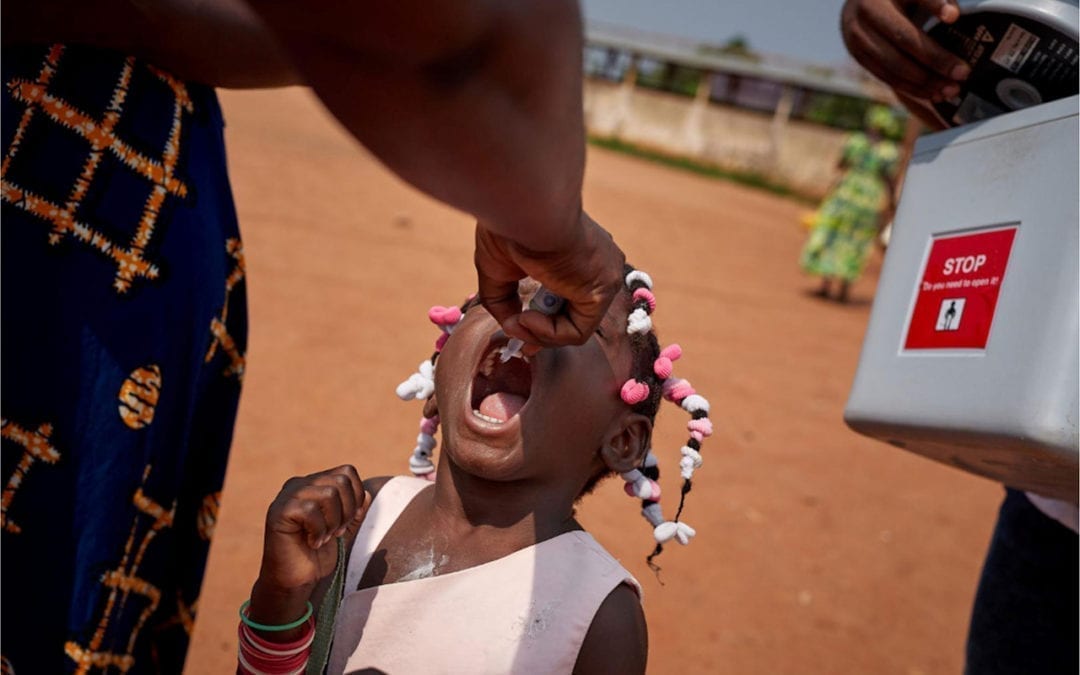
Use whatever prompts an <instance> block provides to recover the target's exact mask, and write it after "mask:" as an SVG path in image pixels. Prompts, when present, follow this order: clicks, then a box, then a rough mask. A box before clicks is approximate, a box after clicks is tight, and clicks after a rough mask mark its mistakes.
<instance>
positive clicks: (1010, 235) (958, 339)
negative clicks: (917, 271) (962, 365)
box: [904, 225, 1018, 349]
mask: <svg viewBox="0 0 1080 675" xmlns="http://www.w3.org/2000/svg"><path fill="white" fill-rule="evenodd" d="M1017 229H1018V226H1017V225H1011V226H1008V227H999V228H995V229H993V230H984V231H981V232H968V233H965V234H949V235H942V236H940V237H935V238H934V240H933V243H931V245H930V255H929V256H927V259H926V267H925V268H924V269H923V274H922V279H921V280H920V281H919V287H918V288H917V289H915V307H914V309H913V310H912V312H911V319H910V320H909V321H908V329H907V338H906V339H905V341H904V349H985V348H986V341H987V340H988V339H989V337H990V326H991V324H992V323H993V321H994V310H995V309H996V308H997V300H998V294H999V293H1000V292H1001V284H1002V282H1003V281H1004V279H1005V268H1006V267H1008V264H1009V255H1010V253H1011V252H1012V245H1013V240H1014V239H1015V238H1016V231H1017Z"/></svg>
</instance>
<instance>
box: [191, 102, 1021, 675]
mask: <svg viewBox="0 0 1080 675" xmlns="http://www.w3.org/2000/svg"><path fill="white" fill-rule="evenodd" d="M223 103H224V108H225V112H226V115H227V119H228V127H227V129H226V134H227V138H228V144H229V152H230V160H231V171H232V179H233V186H234V190H235V195H236V201H237V206H238V209H239V214H240V221H241V226H242V228H243V234H244V236H245V252H246V256H247V263H248V276H247V292H248V297H249V302H250V310H251V321H252V331H251V340H250V345H249V350H248V354H247V356H248V371H247V374H246V380H245V383H244V394H243V398H242V402H241V408H240V418H239V421H238V424H237V429H236V438H235V445H234V449H233V454H232V459H231V464H230V466H229V473H228V478H227V481H226V486H225V494H224V498H223V507H222V510H221V517H220V520H219V522H218V525H217V532H216V536H215V539H214V546H213V550H212V551H211V555H210V562H209V570H208V573H207V576H206V583H205V586H204V588H203V593H202V597H201V599H200V601H199V606H198V617H199V618H198V622H197V625H196V629H195V633H194V641H193V644H192V649H191V652H190V657H189V660H188V669H187V670H188V672H190V673H200V674H201V673H224V672H230V671H231V669H232V668H233V664H234V663H235V661H234V659H235V656H234V655H235V639H236V608H237V607H238V606H239V605H240V603H241V602H242V601H243V600H244V599H245V598H246V597H247V595H248V591H249V589H250V584H251V582H252V581H253V579H254V576H255V574H256V571H257V569H258V562H259V555H260V551H261V541H262V521H263V516H264V514H265V509H266V507H267V505H268V504H269V502H270V500H271V499H272V498H273V497H274V495H275V494H276V493H277V490H278V488H279V487H280V486H281V484H282V482H283V481H284V480H285V479H286V478H288V477H289V476H292V475H295V474H301V473H309V472H312V471H315V470H319V469H322V468H326V467H329V466H332V465H336V464H340V463H344V462H351V463H354V464H355V465H356V466H357V467H358V468H359V470H360V471H361V473H362V474H363V475H366V476H373V475H379V474H387V473H401V472H402V471H404V470H406V469H407V465H406V459H407V457H408V454H409V452H410V450H411V448H412V443H413V439H414V436H415V433H416V432H415V428H416V426H415V425H416V420H417V418H418V416H419V413H420V407H419V405H417V404H415V403H410V404H404V403H402V402H400V401H399V400H397V398H396V397H395V396H394V393H393V390H394V387H395V386H396V385H397V383H398V382H399V381H400V380H401V379H403V378H404V377H405V376H407V375H408V374H409V373H410V372H412V369H413V368H414V367H415V366H416V364H417V363H418V362H419V361H420V360H421V359H422V358H424V357H425V356H426V355H427V354H428V352H429V349H430V344H431V340H432V338H433V337H434V335H435V334H434V332H433V330H434V329H433V327H432V326H431V325H430V324H429V323H428V322H427V319H426V317H425V312H426V309H427V307H428V306H429V305H431V304H446V303H450V302H456V301H458V300H460V298H462V297H464V296H465V295H466V294H467V293H468V292H469V291H470V288H471V286H472V285H473V283H474V280H473V271H472V267H471V258H472V226H471V222H470V220H469V219H468V218H467V217H465V216H463V215H461V214H460V213H457V212H455V211H453V210H451V209H448V208H446V207H445V206H442V205H440V204H438V203H436V202H434V201H432V200H430V199H428V198H427V197H424V196H422V195H420V194H418V193H417V192H416V191H414V190H412V189H411V188H409V187H407V186H405V185H403V184H402V183H401V182H400V181H399V180H397V179H396V178H394V177H393V176H392V175H391V174H389V173H388V172H387V171H386V170H385V169H383V168H382V167H380V166H379V164H377V163H376V162H375V161H374V160H373V159H371V158H370V157H369V156H368V155H366V154H365V153H364V152H363V151H362V149H361V148H359V147H358V146H357V145H356V144H355V143H354V142H352V141H351V140H349V139H348V138H346V136H345V135H344V134H343V133H342V132H341V130H340V129H339V128H338V127H337V126H336V125H335V123H334V122H333V121H332V120H331V119H330V118H328V116H327V115H326V114H325V113H324V112H323V111H322V109H321V108H320V107H319V106H318V104H317V103H315V102H314V101H313V100H312V98H311V97H310V95H309V94H308V93H307V92H306V91H304V90H300V89H292V90H286V91H279V92H272V93H225V94H223ZM585 203H586V207H587V208H588V209H589V210H590V212H591V213H592V215H593V216H594V217H596V218H597V220H598V221H599V222H601V223H603V224H604V225H605V226H606V227H608V228H609V229H610V230H611V231H612V232H613V233H614V235H615V237H616V239H617V240H618V241H619V242H620V244H621V245H622V246H623V248H624V249H625V250H626V252H627V255H628V258H629V259H630V260H631V261H632V262H633V263H634V264H636V265H637V266H639V267H641V268H643V269H645V270H648V271H649V272H650V273H651V274H652V275H653V277H654V279H655V280H656V285H657V295H658V297H659V299H660V307H659V309H658V311H657V314H656V316H655V319H656V325H657V328H658V331H659V333H660V337H661V339H662V340H663V341H665V342H670V341H678V342H679V343H681V344H682V346H683V348H684V349H685V352H686V356H685V357H684V359H683V360H682V361H680V362H679V364H678V366H679V371H680V373H681V374H684V375H685V376H686V377H688V378H690V379H691V380H692V381H693V382H694V384H695V386H696V387H697V388H698V390H699V391H701V392H703V393H704V394H706V395H707V396H708V397H709V399H710V400H711V401H712V404H713V415H712V416H713V419H714V420H715V422H716V424H717V428H718V432H717V434H716V435H715V436H714V437H713V438H712V439H710V442H709V443H707V444H706V447H705V454H706V457H707V459H706V464H705V466H704V468H703V470H702V471H701V472H700V473H699V474H698V477H696V480H695V490H694V492H693V494H692V495H691V496H690V498H689V500H688V506H687V509H686V512H685V514H684V517H685V519H686V520H687V521H688V522H690V523H692V524H693V525H694V527H696V528H697V530H698V537H697V538H696V539H695V540H694V541H693V543H692V544H691V546H689V547H687V548H682V547H678V546H676V547H675V548H672V549H670V550H669V551H667V552H666V553H665V554H664V556H663V557H662V558H661V559H660V561H661V562H662V564H663V568H664V572H663V579H664V581H665V584H666V585H663V586H661V585H660V584H659V583H657V581H656V579H655V577H654V576H653V575H652V573H651V572H650V571H649V570H648V569H647V568H646V566H645V563H644V557H645V554H646V553H647V552H648V550H649V548H650V532H649V530H648V527H647V525H646V523H645V522H644V521H643V520H642V519H641V518H640V516H638V514H637V508H636V507H635V504H634V503H632V502H631V501H630V500H628V499H627V498H626V496H625V495H624V494H623V492H622V489H621V482H620V481H611V482H609V483H607V484H604V485H603V486H602V487H601V488H600V489H599V490H598V492H597V494H595V495H593V496H592V497H590V498H589V499H587V500H586V501H585V503H584V505H583V508H582V511H583V521H584V523H585V525H586V527H587V528H588V529H589V530H590V531H591V532H592V533H593V534H594V536H596V538H597V539H598V540H599V541H600V542H601V543H603V544H604V545H605V546H606V547H607V548H608V549H609V550H610V551H611V552H612V553H613V554H614V555H615V556H617V557H619V558H620V559H621V560H622V561H623V563H624V564H625V565H626V566H627V567H628V568H629V569H630V570H631V571H632V572H633V573H634V574H635V575H636V576H637V577H638V578H639V579H640V580H641V581H642V583H643V585H644V587H645V611H646V615H647V617H648V622H649V630H650V661H649V671H650V672H651V673H679V674H680V675H691V674H693V673H714V672H730V673H802V674H816V673H821V674H825V673H830V674H832V673H876V674H888V673H899V674H902V675H915V674H918V673H925V674H929V673H957V672H959V671H960V668H961V663H962V653H963V642H964V636H965V630H966V625H967V619H968V612H969V608H970V605H971V600H972V597H973V593H974V588H975V582H976V579H977V576H978V572H979V567H980V564H981V560H982V556H983V553H984V550H985V546H986V544H987V542H988V540H989V535H990V531H991V528H992V525H993V521H994V516H995V512H996V507H997V503H998V501H999V498H1000V489H999V488H998V487H997V486H995V485H994V484H992V483H990V482H987V481H984V480H982V479H979V478H975V477H972V476H969V475H966V474H963V473H960V472H958V471H956V470H954V469H950V468H946V467H944V466H940V465H937V464H934V463H932V462H930V461H928V460H925V459H922V458H919V457H916V456H914V455H910V454H907V453H905V452H903V451H900V450H897V449H895V448H892V447H890V446H887V445H884V444H880V443H877V442H874V441H871V440H869V439H865V438H862V437H860V436H857V435H856V434H854V433H853V432H851V431H849V430H848V429H847V428H846V427H845V426H844V424H843V421H842V419H841V414H842V410H843V406H844V402H845V399H846V396H847V393H848V388H849V386H850V383H851V381H852V376H853V374H854V370H855V366H856V363H857V361H858V355H859V347H860V343H861V340H862V335H863V331H864V328H865V325H866V322H867V318H868V316H869V311H870V302H871V298H872V295H873V291H874V285H875V282H876V277H877V270H878V266H879V258H878V257H877V256H875V259H874V260H873V261H872V262H871V265H870V269H869V270H868V272H867V274H866V276H865V277H864V278H863V279H862V280H861V281H860V282H859V283H858V284H857V285H856V286H855V288H854V293H853V296H854V297H853V302H851V303H850V304H848V305H846V306H839V305H835V304H830V303H825V302H822V301H820V300H818V299H815V298H812V297H810V295H809V294H808V290H810V289H812V288H813V286H814V282H813V281H812V280H810V279H807V278H805V277H803V276H802V275H801V273H800V271H799V269H798V266H797V262H796V261H797V259H798V254H799V249H800V247H801V245H802V242H803V239H804V236H805V233H804V231H803V230H802V228H801V226H800V224H799V217H800V215H801V214H802V213H803V212H804V211H805V210H806V209H805V207H803V206H800V205H798V204H795V203H793V202H790V201H786V200H783V199H778V198H776V197H773V196H771V195H768V194H764V193H760V192H756V191H752V190H748V189H744V188H741V187H738V186H734V185H730V184H726V183H723V182H717V181H713V180H708V179H705V178H701V177H697V176H694V175H689V174H685V173H679V172H674V171H672V170H670V169H666V168H663V167H659V166H656V165H653V164H649V163H645V162H642V161H640V160H636V159H631V158H628V157H624V156H621V155H617V154H612V153H609V152H606V151H601V150H595V149H594V150H592V151H591V154H590V156H589V166H588V175H587V178H586V190H585ZM684 421H685V419H684V417H683V415H682V414H680V413H678V412H676V411H675V410H674V409H672V410H662V411H661V415H660V419H659V421H658V427H657V432H656V438H655V446H656V448H657V449H658V454H659V455H660V456H661V461H662V462H664V463H665V464H664V465H663V466H662V468H665V469H666V470H667V471H666V474H665V478H664V480H663V481H662V484H663V486H664V488H665V490H666V491H668V492H669V494H671V493H674V492H675V491H676V489H677V481H676V480H674V478H675V477H676V476H677V471H676V469H675V467H676V464H677V458H678V456H677V449H678V447H679V445H680V444H681V441H682V433H683V432H682V428H683V424H684Z"/></svg>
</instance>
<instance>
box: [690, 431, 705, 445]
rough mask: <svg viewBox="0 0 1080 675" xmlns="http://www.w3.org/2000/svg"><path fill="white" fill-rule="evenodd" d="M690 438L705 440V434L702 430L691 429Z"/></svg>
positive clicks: (699, 440) (698, 440)
mask: <svg viewBox="0 0 1080 675" xmlns="http://www.w3.org/2000/svg"><path fill="white" fill-rule="evenodd" d="M690 438H692V439H694V440H695V441H697V442H698V443H701V442H702V441H704V440H705V435H704V434H702V433H701V432H700V431H691V432H690Z"/></svg>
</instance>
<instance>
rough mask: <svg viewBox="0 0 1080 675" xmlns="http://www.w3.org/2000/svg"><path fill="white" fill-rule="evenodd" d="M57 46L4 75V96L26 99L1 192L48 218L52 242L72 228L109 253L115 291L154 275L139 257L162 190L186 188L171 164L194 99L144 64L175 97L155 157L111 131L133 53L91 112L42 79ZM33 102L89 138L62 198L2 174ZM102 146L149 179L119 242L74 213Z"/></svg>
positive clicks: (50, 70) (181, 192)
mask: <svg viewBox="0 0 1080 675" xmlns="http://www.w3.org/2000/svg"><path fill="white" fill-rule="evenodd" d="M63 51H64V50H63V46H61V45H55V46H53V48H52V49H51V50H50V51H49V55H48V56H47V57H46V59H45V64H44V66H43V67H42V70H41V72H40V73H39V74H38V77H37V79H36V80H35V81H32V82H31V81H28V80H22V79H13V80H12V81H10V82H8V83H7V88H8V91H9V92H10V94H11V96H12V97H14V98H15V99H16V100H18V101H22V102H23V103H26V104H27V108H26V111H25V112H24V113H23V116H22V118H21V119H20V121H19V126H18V128H17V129H16V130H15V136H14V140H13V141H12V143H11V145H10V146H9V147H8V151H7V154H6V155H5V157H4V160H3V165H2V167H0V179H2V180H0V199H2V200H3V201H5V202H8V203H10V204H12V205H14V206H15V207H17V208H20V209H22V210H24V211H27V212H28V213H31V214H33V215H35V216H37V217H38V218H40V219H42V220H44V221H46V222H48V223H50V224H51V225H52V231H51V232H50V234H49V243H50V244H52V245H56V244H59V243H60V241H61V240H62V239H63V238H64V236H65V235H71V236H73V237H74V238H75V239H76V240H78V241H81V242H83V243H84V244H87V245H89V246H90V247H91V248H92V249H93V250H95V251H97V252H98V253H100V254H102V255H103V256H105V257H107V258H110V259H111V260H112V261H113V262H114V263H115V264H116V268H117V269H116V277H115V279H114V281H113V288H114V289H115V290H116V292H117V293H126V292H127V291H128V289H130V288H131V284H132V282H133V281H134V280H135V279H136V278H146V279H151V280H152V279H157V278H158V276H159V274H160V271H159V270H158V268H157V266H156V265H154V264H153V263H151V262H149V261H147V260H146V259H145V258H143V253H144V251H145V249H146V246H147V245H148V244H149V243H150V239H151V237H152V236H153V234H154V227H155V225H156V223H157V217H158V213H159V211H160V209H161V205H162V204H163V203H164V201H165V197H166V196H167V195H169V194H172V195H176V196H178V197H184V196H186V195H187V193H188V188H187V186H186V185H185V184H184V183H183V182H182V181H181V180H180V179H179V178H177V177H176V176H175V175H174V171H175V169H176V163H177V160H178V159H179V155H180V134H181V127H182V125H181V122H182V114H183V112H185V111H186V112H189V113H190V112H193V110H194V107H193V105H192V103H191V98H190V97H189V96H188V92H187V89H186V88H185V87H184V84H183V82H180V81H179V80H177V79H176V78H174V77H172V76H171V75H169V74H168V73H165V72H163V71H160V70H158V69H156V68H154V67H153V66H147V68H148V69H149V70H150V72H152V73H153V74H154V75H155V76H156V77H157V78H158V79H160V80H161V81H163V82H165V84H167V85H168V86H169V88H170V89H171V90H172V92H173V97H174V104H173V117H172V127H171V129H170V132H169V138H168V140H167V141H166V142H165V147H164V148H163V149H162V155H161V157H160V158H159V159H151V158H149V157H146V156H145V155H143V154H141V153H139V152H138V151H136V150H135V149H134V148H132V147H131V145H130V144H128V143H127V142H125V141H124V140H123V139H121V138H120V137H119V136H117V135H116V133H115V132H114V128H115V127H116V124H117V123H118V122H119V121H120V118H121V115H122V113H123V104H124V100H125V99H126V97H127V91H128V86H129V85H130V83H131V74H132V70H133V68H134V66H135V59H134V58H133V57H129V58H128V59H127V60H126V61H125V62H124V67H123V68H122V69H121V72H120V76H119V78H118V81H117V84H116V87H115V88H114V90H113V96H112V99H111V100H110V102H109V107H108V109H107V110H106V112H105V116H104V118H103V119H101V120H97V119H94V118H92V117H90V116H89V115H87V114H86V113H84V112H82V111H81V110H79V109H77V108H76V107H75V106H73V105H71V104H70V103H68V102H67V101H65V100H63V99H61V98H59V97H57V96H55V95H54V94H52V93H50V92H49V82H50V80H51V79H52V77H53V75H54V74H55V72H56V69H57V68H58V67H59V62H60V57H61V55H62V54H63ZM38 110H40V111H41V112H42V113H43V114H44V115H45V116H46V118H47V119H49V120H51V121H52V122H54V123H56V124H59V125H61V126H63V127H65V128H67V129H70V130H71V131H74V132H75V133H76V134H78V135H79V136H81V137H82V138H83V139H85V140H86V141H87V143H88V144H89V154H88V155H87V158H86V161H85V162H84V163H83V170H82V173H81V174H80V175H79V177H78V178H77V179H76V181H75V185H74V186H72V189H71V194H70V197H69V198H68V201H67V202H66V203H65V204H63V205H61V204H57V203H54V202H51V201H49V200H48V199H45V198H44V197H42V196H40V195H38V194H36V193H34V192H33V191H32V190H31V189H28V188H25V187H22V186H19V185H15V184H14V183H12V182H11V181H9V180H8V179H7V175H8V169H9V168H10V167H11V163H12V161H13V160H14V158H15V156H16V154H17V152H18V149H19V144H20V142H21V141H22V139H23V136H25V134H26V128H27V127H28V126H29V124H30V121H31V120H32V119H33V118H34V113H35V111H38ZM105 151H108V152H111V153H112V154H113V155H115V156H116V157H117V158H119V159H120V161H121V162H122V163H123V164H124V165H125V166H127V167H128V168H130V169H131V170H132V171H133V172H134V173H135V174H136V175H139V176H141V177H143V178H145V179H146V180H148V181H149V182H150V183H152V185H153V187H152V188H151V192H150V197H149V198H148V199H147V201H146V204H145V205H144V207H143V212H142V216H141V218H140V219H139V222H138V225H137V227H136V230H135V234H134V236H133V237H132V239H131V241H130V242H129V243H128V245H127V246H126V247H125V246H123V245H121V244H118V243H117V242H115V241H113V240H111V239H109V238H108V237H106V236H105V235H103V234H102V233H100V232H98V231H96V230H95V229H94V228H92V227H90V226H89V225H87V224H86V223H83V222H80V221H79V220H78V219H77V218H76V213H77V211H78V208H79V205H80V203H81V202H82V199H83V197H84V196H85V195H86V193H87V191H88V190H89V188H90V184H91V183H92V182H93V180H94V175H95V173H96V171H97V168H98V166H99V164H100V163H101V157H102V154H103V153H104V152H105Z"/></svg>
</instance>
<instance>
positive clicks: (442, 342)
mask: <svg viewBox="0 0 1080 675" xmlns="http://www.w3.org/2000/svg"><path fill="white" fill-rule="evenodd" d="M449 339H450V333H443V334H442V335H440V336H439V337H438V339H436V340H435V351H437V352H441V351H442V348H443V347H445V346H446V341H447V340H449Z"/></svg>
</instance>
